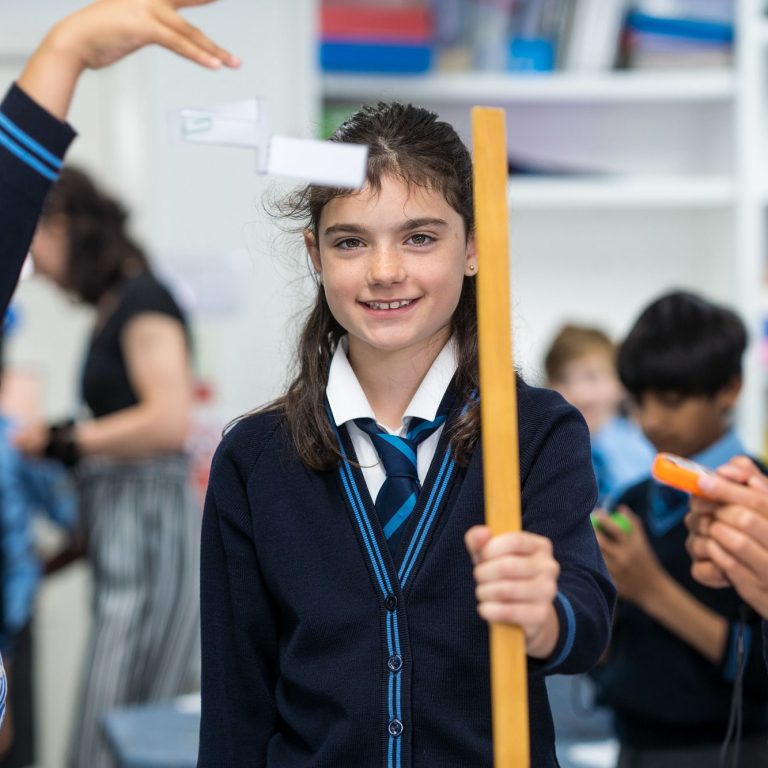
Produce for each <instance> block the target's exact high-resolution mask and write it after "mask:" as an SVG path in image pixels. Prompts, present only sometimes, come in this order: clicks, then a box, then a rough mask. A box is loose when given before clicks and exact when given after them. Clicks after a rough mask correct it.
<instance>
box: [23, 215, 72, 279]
mask: <svg viewBox="0 0 768 768" xmlns="http://www.w3.org/2000/svg"><path fill="white" fill-rule="evenodd" d="M67 248H68V238H67V221H66V219H65V218H64V217H63V216H48V217H46V218H44V219H41V220H40V223H39V224H38V225H37V229H36V230H35V236H34V238H33V239H32V245H31V246H30V253H31V254H32V262H33V264H34V265H35V272H37V273H38V274H40V275H43V276H44V277H47V278H48V279H49V280H51V281H53V282H54V283H56V285H58V286H59V287H62V288H64V287H66V281H67V266H68V261H69V258H68V255H67Z"/></svg>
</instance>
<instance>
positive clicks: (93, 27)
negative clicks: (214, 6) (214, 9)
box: [0, 0, 239, 314]
mask: <svg viewBox="0 0 768 768" xmlns="http://www.w3.org/2000/svg"><path fill="white" fill-rule="evenodd" d="M209 2H212V0H99V2H95V3H92V4H91V5H88V6H86V7H85V8H82V9H81V10H79V11H77V12H76V13H73V14H72V15H70V16H67V17H66V18H65V19H63V20H62V21H60V22H59V23H58V24H56V25H55V26H54V27H53V28H52V29H51V30H50V32H49V33H48V34H47V35H46V37H45V39H44V40H43V41H42V42H41V43H40V45H39V46H38V47H37V49H36V50H35V52H34V54H33V55H32V57H31V58H30V59H29V61H28V62H27V65H26V67H25V68H24V71H23V72H22V74H21V76H20V77H19V79H18V82H17V83H16V84H15V85H12V86H11V88H10V89H9V90H8V93H7V94H6V96H5V99H4V100H3V101H2V103H0V314H2V313H4V312H5V309H6V307H7V306H8V302H9V300H10V298H11V294H12V293H13V290H14V288H15V286H16V282H17V280H18V278H19V272H20V271H21V265H22V264H23V262H24V259H25V257H26V255H27V250H28V248H29V244H30V242H31V240H32V235H33V233H34V231H35V226H36V225H37V218H38V216H39V214H40V209H41V207H42V204H43V200H44V199H45V195H46V194H47V192H48V190H49V188H50V186H51V184H52V183H53V182H54V181H55V180H56V178H57V176H58V173H59V170H60V168H61V163H62V159H63V157H64V154H65V152H66V151H67V148H68V147H69V145H70V143H71V142H72V140H73V139H74V137H75V132H74V130H73V129H72V128H71V126H69V125H67V123H66V122H64V121H65V120H66V117H67V113H68V111H69V105H70V102H71V100H72V96H73V94H74V91H75V87H76V85H77V82H78V80H79V78H80V75H81V74H82V73H83V71H84V70H86V69H101V68H102V67H106V66H109V65H110V64H113V63H114V62H116V61H119V60H120V59H122V58H124V57H125V56H127V55H128V54H130V53H132V52H133V51H136V50H138V49H139V48H143V47H144V46H146V45H151V44H156V45H160V46H162V47H164V48H168V49H169V50H171V51H174V52H175V53H177V54H179V55H180V56H184V57H185V58H187V59H190V60H191V61H194V62H196V63H198V64H201V65H202V66H204V67H208V68H209V69H216V68H218V67H220V66H221V65H222V64H223V65H225V66H228V67H236V66H238V63H239V62H238V61H237V59H236V58H235V57H234V56H232V55H231V54H230V53H227V52H226V51H225V50H223V49H221V48H219V47H218V46H216V45H215V44H214V43H213V42H211V40H209V39H208V38H207V37H206V36H205V35H204V34H203V33H202V32H201V31H200V30H199V29H196V28H195V27H193V26H191V25H190V24H188V23H187V22H186V21H185V20H184V19H183V18H182V17H181V16H179V15H178V13H177V10H178V9H179V8H184V7H188V6H195V5H205V4H207V3H209Z"/></svg>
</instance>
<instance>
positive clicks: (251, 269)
mask: <svg viewBox="0 0 768 768" xmlns="http://www.w3.org/2000/svg"><path fill="white" fill-rule="evenodd" d="M84 4H85V3H84V2H62V0H37V1H36V2H34V3H10V2H1V3H0V51H2V55H0V86H3V85H6V84H7V83H8V82H10V80H11V79H12V78H13V77H14V76H15V74H16V73H17V72H18V71H19V69H20V66H21V62H22V61H23V58H24V56H25V55H26V54H27V53H28V52H29V51H31V50H32V48H33V47H34V45H35V43H36V41H37V40H38V39H40V38H41V37H42V35H43V34H44V32H45V30H46V29H47V28H48V27H49V26H50V25H51V24H52V23H53V21H54V20H55V19H57V18H59V17H60V16H61V15H63V14H64V13H65V12H68V11H69V10H71V9H74V8H76V7H78V6H82V5H84ZM313 8H314V3H313V2H309V0H281V2H279V3H277V2H269V0H222V2H219V3H216V4H214V5H212V6H210V7H206V8H200V9H194V10H191V11H189V12H188V13H186V15H187V17H188V18H189V19H190V20H191V21H192V22H193V23H194V24H196V25H198V26H200V27H202V28H203V29H205V30H206V32H208V33H209V34H210V35H211V36H212V37H213V38H214V39H215V40H216V41H217V42H219V43H220V44H222V45H223V46H225V47H227V48H229V49H230V50H232V51H234V52H235V53H237V54H238V55H239V56H240V57H241V58H242V60H243V67H242V69H241V70H239V71H237V72H228V71H221V72H215V73H211V72H207V71H204V70H202V69H199V68H197V67H195V66H194V65H192V64H189V63H187V62H183V61H180V60H177V59H175V58H174V57H173V56H171V55H170V54H168V53H166V52H164V51H146V52H142V53H140V54H138V55H136V56H134V57H133V58H132V59H130V60H128V61H126V62H123V63H121V64H119V65H118V66H116V67H114V68H113V69H110V70H107V71H104V72H99V73H87V74H86V75H85V76H84V78H83V80H82V82H81V85H80V88H79V91H78V94H77V96H76V99H75V103H74V105H73V110H72V113H71V122H72V123H73V125H74V126H75V127H76V128H77V130H78V132H79V138H78V139H77V141H76V143H75V145H74V146H73V148H72V150H71V153H70V155H69V156H68V160H70V161H72V162H76V163H78V164H80V165H83V166H85V167H86V168H87V169H88V170H90V171H92V172H93V173H94V174H96V175H97V176H98V177H99V178H100V179H101V180H102V181H103V182H104V183H105V184H106V185H107V186H108V187H109V188H110V189H112V190H113V191H114V192H116V193H117V194H118V195H119V196H120V197H121V198H122V199H123V200H124V201H125V202H127V203H128V204H129V206H130V208H131V209H132V211H133V213H134V224H135V229H136V232H137V234H138V235H139V237H140V239H141V240H142V241H143V243H144V244H145V245H146V246H147V249H148V250H149V252H150V254H151V256H152V257H153V259H154V261H155V263H156V265H157V266H158V268H159V269H160V270H161V271H164V272H168V271H171V272H173V273H174V274H175V275H177V276H182V277H183V278H184V280H185V281H186V283H188V286H187V288H189V287H190V286H191V287H192V288H195V287H196V288H197V289H198V293H199V294H201V299H202V300H204V301H205V302H206V303H207V304H208V305H214V306H212V309H211V310H210V311H203V312H198V313H197V314H196V316H195V320H194V327H195V336H196V345H197V349H198V353H199V354H198V357H199V359H198V366H199V369H200V372H201V374H203V375H205V376H206V377H208V378H210V379H211V380H212V383H213V385H214V388H215V391H216V394H217V398H218V412H219V418H220V419H221V420H225V419H229V418H232V417H233V416H235V415H237V414H239V413H242V412H243V411H245V410H247V409H249V408H251V407H253V406H255V405H257V404H259V403H262V402H264V401H265V400H267V399H269V398H270V397H272V396H274V395H275V394H276V393H277V392H278V391H279V389H280V386H281V385H282V382H283V381H284V379H285V367H286V361H287V358H288V351H289V347H290V343H289V342H290V339H289V334H288V333H287V332H286V328H287V327H288V326H290V318H291V317H292V316H293V315H294V314H295V312H296V308H297V306H298V297H299V294H300V291H299V288H300V285H301V281H299V282H298V283H297V282H296V275H297V274H299V272H298V271H297V265H300V263H301V260H300V259H299V258H298V257H297V258H295V259H293V260H291V259H290V258H288V257H287V256H286V255H285V253H284V251H285V248H284V244H283V243H282V242H278V241H277V240H276V238H277V236H278V234H279V233H278V231H277V230H276V228H275V226H274V224H273V223H272V222H271V220H270V219H269V218H268V217H266V216H264V215H263V213H262V212H261V200H262V196H263V194H264V192H265V189H266V188H267V185H268V183H273V182H268V180H266V179H264V178H262V177H259V176H257V175H255V174H254V159H253V156H252V154H251V153H250V152H248V151H242V150H232V149H227V148H216V147H192V146H186V145H178V146H176V145H171V144H169V141H168V138H167V129H166V122H165V120H166V111H167V110H169V109H175V108H180V107H184V106H196V105H204V104H213V103H217V102H224V101H234V100H240V99H244V98H250V97H253V96H258V97H262V98H264V99H265V100H266V102H267V105H268V110H269V117H270V122H271V126H272V129H273V131H274V132H275V133H282V134H286V135H295V136H301V135H305V136H306V135H313V134H314V124H315V122H316V120H317V105H316V85H315V82H314V63H313V57H314V44H313V40H314V24H315V21H314V15H313ZM213 284H216V285H218V286H219V290H218V291H213V292H211V291H208V292H207V293H206V289H207V288H209V287H210V286H211V285H213ZM187 293H188V291H187ZM16 301H17V305H18V307H19V309H20V312H21V314H22V327H21V329H20V331H19V333H18V334H17V335H16V337H15V339H14V340H13V341H12V342H10V343H9V348H8V358H9V359H8V362H9V365H14V364H15V365H20V366H23V367H26V368H32V369H34V370H35V371H37V372H38V373H39V375H40V377H41V379H42V381H43V392H44V403H43V406H44V410H45V412H46V414H47V415H49V416H60V415H62V414H63V413H66V412H71V410H72V408H73V407H75V405H76V402H77V394H76V383H77V378H78V374H79V365H80V352H81V349H82V345H83V343H84V339H85V334H86V333H87V330H88V326H89V322H90V315H89V313H88V312H87V311H83V310H82V309H77V308H75V307H73V306H72V305H71V303H70V302H68V301H67V300H65V299H62V298H61V297H60V296H58V295H57V294H56V293H55V292H54V291H52V290H51V289H50V288H49V287H48V286H45V285H43V284H41V283H40V282H39V280H38V279H37V278H33V279H31V280H28V281H26V282H25V283H24V284H23V285H22V286H21V288H20V289H19V291H18V294H17V298H16ZM87 588H88V586H87V579H86V577H85V572H84V571H83V569H80V568H75V569H72V570H70V572H68V573H66V574H64V575H63V576H61V577H56V578H55V579H52V580H51V582H50V583H49V584H47V585H46V587H45V588H44V589H43V592H42V594H41V599H40V611H39V623H38V633H37V634H38V661H39V672H40V680H39V683H40V685H39V691H40V695H39V697H38V700H39V707H40V710H41V714H40V722H41V725H42V733H41V736H42V744H41V746H42V755H41V761H40V765H41V766H47V767H50V768H59V767H60V766H61V765H62V764H63V759H64V758H63V754H64V753H63V750H64V748H65V743H66V738H67V731H68V727H69V719H70V716H71V710H72V696H73V693H74V690H73V685H74V680H75V677H76V668H77V663H78V654H79V652H80V649H81V647H82V643H83V639H84V635H85V628H86V626H87Z"/></svg>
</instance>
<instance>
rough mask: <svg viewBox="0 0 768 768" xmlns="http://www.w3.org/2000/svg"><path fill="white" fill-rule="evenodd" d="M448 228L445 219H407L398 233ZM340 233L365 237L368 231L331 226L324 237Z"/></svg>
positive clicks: (358, 228)
mask: <svg viewBox="0 0 768 768" xmlns="http://www.w3.org/2000/svg"><path fill="white" fill-rule="evenodd" d="M446 226H448V222H447V221H445V219H437V218H432V217H424V218H421V219H407V220H406V221H404V222H403V224H402V225H401V226H400V227H398V231H400V232H405V231H407V230H411V229H421V228H422V227H446ZM339 232H344V233H349V234H354V235H364V234H366V232H367V230H366V229H365V227H361V226H360V225H359V224H331V226H330V227H327V228H326V229H325V231H324V232H323V235H324V236H325V237H328V236H329V235H334V234H337V233H339Z"/></svg>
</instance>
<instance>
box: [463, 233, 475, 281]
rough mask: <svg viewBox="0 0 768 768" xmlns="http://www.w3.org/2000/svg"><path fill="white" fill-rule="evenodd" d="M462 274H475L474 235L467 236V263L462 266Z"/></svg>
mask: <svg viewBox="0 0 768 768" xmlns="http://www.w3.org/2000/svg"><path fill="white" fill-rule="evenodd" d="M464 274H465V275H476V274H477V246H476V245H475V236H474V235H470V236H469V237H468V238H467V263H466V265H465V266H464Z"/></svg>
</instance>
